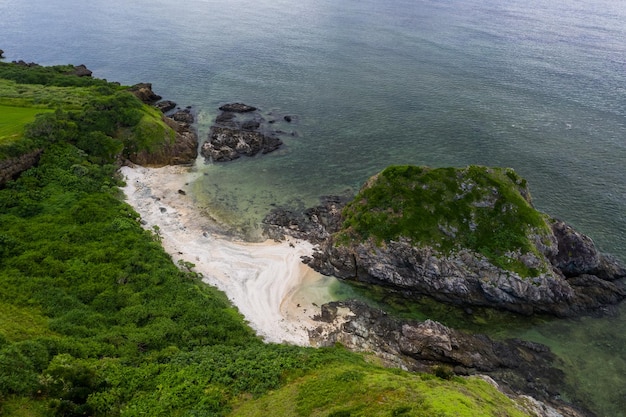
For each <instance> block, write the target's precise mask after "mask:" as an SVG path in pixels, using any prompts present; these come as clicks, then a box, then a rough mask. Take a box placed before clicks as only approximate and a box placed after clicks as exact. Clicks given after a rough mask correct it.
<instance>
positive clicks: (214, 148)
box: [200, 103, 283, 162]
mask: <svg viewBox="0 0 626 417" xmlns="http://www.w3.org/2000/svg"><path fill="white" fill-rule="evenodd" d="M220 110H221V111H222V112H221V113H220V114H219V115H218V116H217V117H216V119H215V124H214V125H213V126H212V127H211V129H210V131H209V137H208V139H207V141H206V142H205V143H204V144H203V145H202V148H201V150H200V153H201V154H202V156H204V157H205V158H206V159H207V160H209V161H213V162H227V161H232V160H235V159H238V158H239V157H241V156H254V155H257V154H259V153H261V154H266V153H270V152H273V151H275V150H276V149H278V148H280V146H281V145H282V144H283V142H282V140H281V139H280V138H279V137H278V132H276V131H273V130H271V129H269V127H268V126H267V124H266V123H265V119H264V118H263V117H262V116H261V115H260V114H259V113H258V112H256V110H257V108H256V107H253V106H249V105H247V104H243V103H232V104H225V105H223V106H221V107H220Z"/></svg>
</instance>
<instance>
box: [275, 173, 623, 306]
mask: <svg viewBox="0 0 626 417" xmlns="http://www.w3.org/2000/svg"><path fill="white" fill-rule="evenodd" d="M460 178H461V180H460V181H461V182H462V185H463V184H467V183H468V182H467V180H466V179H464V177H462V176H461V177H460ZM371 181H374V180H371ZM367 186H368V185H366V187H367ZM463 186H465V185H463ZM420 187H421V186H420ZM467 188H468V189H469V188H471V187H467ZM473 191H474V192H475V189H474V190H473ZM494 195H495V194H494V193H493V190H492V191H489V193H488V199H491V200H494V199H496V197H494ZM455 198H456V200H454V202H453V204H456V203H457V202H458V198H457V197H455ZM527 198H528V197H524V199H527ZM358 199H366V198H365V197H363V195H360V197H357V198H356V199H355V200H353V201H356V200H358ZM389 199H390V200H391V197H390V198H389ZM382 200H383V201H384V198H383V199H382ZM439 200H441V198H440V199H439ZM494 201H495V200H494ZM494 201H491V202H489V203H484V202H483V201H480V202H478V203H476V202H473V203H472V204H473V205H476V206H479V207H480V208H481V209H482V208H484V207H487V209H489V207H488V206H489V205H490V204H491V205H492V206H494V207H495V203H494ZM337 203H339V202H338V201H336V202H335V205H334V206H333V207H332V210H330V209H329V207H328V204H327V203H324V204H323V205H322V206H320V207H318V208H316V209H309V210H307V211H305V212H304V213H300V214H295V213H290V212H285V211H284V210H283V211H281V210H277V211H275V212H274V213H273V214H272V215H270V216H269V217H268V218H267V219H266V223H268V225H267V226H266V229H267V231H268V235H269V236H270V237H273V238H280V234H281V231H282V233H284V234H289V235H293V236H296V237H298V238H303V239H308V240H310V241H311V242H313V243H316V244H318V248H317V251H316V252H315V253H314V256H313V257H312V258H306V259H304V261H305V262H306V263H308V264H309V265H310V266H311V267H313V268H314V269H315V270H317V271H319V272H321V273H323V274H326V275H332V276H336V277H338V278H341V279H345V280H354V281H359V282H364V283H372V284H377V285H381V286H387V287H391V288H393V289H395V290H400V292H401V293H402V294H405V295H406V296H408V297H420V296H423V295H427V296H430V297H432V298H434V299H435V300H438V301H441V302H445V303H450V304H454V305H458V306H462V307H470V308H471V307H473V306H485V307H493V308H497V309H503V310H508V311H513V312H516V313H520V314H534V313H548V314H553V315H556V316H561V317H565V316H576V315H580V314H587V313H598V314H603V313H606V312H607V311H610V306H612V305H615V304H617V303H619V302H620V301H622V300H624V299H625V298H626V290H625V289H624V285H623V283H622V282H621V280H620V278H623V277H625V276H626V269H625V268H624V267H623V266H622V264H621V263H620V262H619V261H617V260H616V259H614V258H612V257H611V256H608V255H604V254H602V253H601V252H600V251H599V250H598V249H597V247H596V246H595V244H594V243H593V241H592V240H591V239H590V238H589V237H587V236H584V235H582V234H581V233H578V232H576V231H575V230H574V229H572V227H571V226H569V225H567V224H566V223H564V222H562V221H559V220H556V219H553V218H550V217H548V216H545V220H541V221H542V222H543V221H545V227H544V228H543V229H542V232H541V233H538V232H535V231H534V230H536V229H532V230H531V231H530V232H529V233H528V235H527V236H526V237H525V239H527V240H528V242H531V244H532V245H534V247H535V249H534V250H528V251H526V252H522V251H519V250H518V251H509V252H506V253H505V255H507V258H505V262H503V263H506V262H511V263H513V264H516V265H518V266H519V265H521V266H522V267H523V268H524V270H525V271H530V272H528V273H527V274H526V275H524V274H522V273H520V272H519V271H517V270H515V269H514V268H512V269H505V268H504V267H503V266H502V265H496V263H495V262H494V261H493V260H492V259H489V258H488V257H487V256H485V255H484V254H482V253H480V252H478V251H477V250H476V249H473V248H468V247H463V246H457V247H455V248H454V249H453V250H448V251H444V250H442V249H441V248H440V247H439V246H437V244H432V245H430V244H419V243H415V241H414V240H411V239H410V238H409V237H406V236H399V237H396V238H394V239H389V240H386V241H385V240H380V239H376V238H374V237H371V236H370V237H368V238H364V239H360V238H351V237H350V235H349V233H347V232H345V230H346V225H345V224H344V222H345V218H344V217H342V214H341V213H342V206H341V204H337ZM502 207H508V203H507V204H504V205H502ZM377 210H379V211H383V210H384V208H383V209H381V208H377ZM429 210H433V211H435V210H436V209H435V208H432V207H429ZM388 211H389V212H390V213H392V214H393V215H394V216H400V215H401V214H394V213H396V212H394V211H393V210H391V209H389V210H388ZM320 213H322V215H320ZM370 214H371V212H368V213H367V214H364V216H365V217H366V218H367V216H370ZM477 216H478V215H476V216H475V215H473V214H472V217H471V218H470V219H469V220H468V221H467V223H471V222H474V223H473V224H472V225H471V227H470V228H468V229H477V228H479V227H480V225H479V224H477V222H478V220H477V219H478V218H479V217H477ZM542 216H544V215H542ZM487 219H488V218H487ZM541 219H544V217H541ZM417 221H419V220H417ZM423 221H426V220H423ZM489 221H490V220H489ZM440 229H441V231H442V234H446V235H447V234H450V235H452V236H453V237H452V238H451V240H453V239H454V236H457V235H459V234H460V231H459V230H456V231H455V229H457V228H456V227H452V226H449V225H448V226H447V227H440ZM350 230H353V226H351V229H349V231H350ZM340 232H341V233H340Z"/></svg>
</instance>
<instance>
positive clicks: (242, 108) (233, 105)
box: [220, 103, 256, 113]
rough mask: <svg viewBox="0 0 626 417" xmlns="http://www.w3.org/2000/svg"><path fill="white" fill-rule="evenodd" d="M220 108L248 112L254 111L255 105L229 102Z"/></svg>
mask: <svg viewBox="0 0 626 417" xmlns="http://www.w3.org/2000/svg"><path fill="white" fill-rule="evenodd" d="M220 110H221V111H227V112H232V113H248V112H252V111H255V110H256V107H253V106H248V105H247V104H243V103H231V104H224V105H223V106H221V107H220Z"/></svg>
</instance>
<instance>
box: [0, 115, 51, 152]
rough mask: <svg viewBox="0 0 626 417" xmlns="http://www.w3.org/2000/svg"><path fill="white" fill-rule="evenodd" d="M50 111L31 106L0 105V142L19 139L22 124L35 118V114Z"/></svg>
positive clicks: (22, 131) (22, 130)
mask: <svg viewBox="0 0 626 417" xmlns="http://www.w3.org/2000/svg"><path fill="white" fill-rule="evenodd" d="M46 111H50V110H47V109H41V108H33V107H12V106H3V105H0V144H2V143H8V142H12V141H14V140H17V139H20V138H21V137H22V135H23V134H24V126H25V125H26V124H27V123H30V122H32V121H33V120H34V119H35V115H36V114H38V113H43V112H46Z"/></svg>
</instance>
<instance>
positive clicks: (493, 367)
mask: <svg viewBox="0 0 626 417" xmlns="http://www.w3.org/2000/svg"><path fill="white" fill-rule="evenodd" d="M317 320H318V321H319V323H320V325H319V327H318V328H317V329H315V330H313V331H311V332H310V338H311V342H312V343H313V344H314V345H317V346H332V345H334V344H335V343H341V344H342V345H344V346H346V347H347V348H348V349H351V350H354V351H359V352H369V353H374V354H375V355H376V356H378V357H379V358H381V359H382V360H383V361H384V362H385V363H387V364H388V365H390V366H394V367H402V368H404V369H408V370H412V371H420V372H428V371H432V370H433V369H437V367H441V366H443V367H445V368H449V369H451V370H452V371H453V372H454V373H455V374H457V375H477V374H480V375H488V376H489V377H491V378H493V379H494V380H495V381H497V382H498V384H500V385H501V387H500V388H501V389H502V390H503V391H504V392H506V393H508V394H513V395H514V396H518V395H530V396H532V397H533V398H536V399H539V400H541V401H544V402H547V403H548V404H550V405H551V406H552V407H554V408H556V409H558V410H559V411H561V412H562V415H568V416H585V415H592V413H590V412H587V411H585V410H581V409H576V408H574V407H572V406H570V405H567V404H564V403H563V402H562V401H560V400H559V398H558V397H559V394H560V393H561V390H563V389H564V388H565V385H564V384H565V382H564V375H563V372H562V371H561V370H559V369H558V368H556V367H555V365H557V364H558V363H557V358H556V356H555V355H554V354H552V352H550V350H549V349H548V348H547V347H546V346H543V345H540V344H537V343H532V342H526V341H522V340H513V339H511V340H505V341H494V340H492V339H490V338H489V337H487V336H484V335H470V334H466V333H463V332H460V331H457V330H454V329H451V328H448V327H446V326H444V325H442V324H441V323H438V322H435V321H432V320H426V321H424V322H409V321H400V320H397V319H394V318H392V317H390V316H389V315H387V314H386V313H385V312H383V311H381V310H377V309H373V308H371V307H368V306H367V305H365V304H363V303H360V302H357V301H345V302H333V303H328V304H325V305H323V306H322V313H321V315H320V316H319V317H317ZM534 405H535V406H537V407H539V408H541V406H540V404H537V403H534ZM545 410H546V413H547V412H548V411H549V410H550V407H545ZM540 415H544V414H540ZM545 415H550V414H545Z"/></svg>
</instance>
